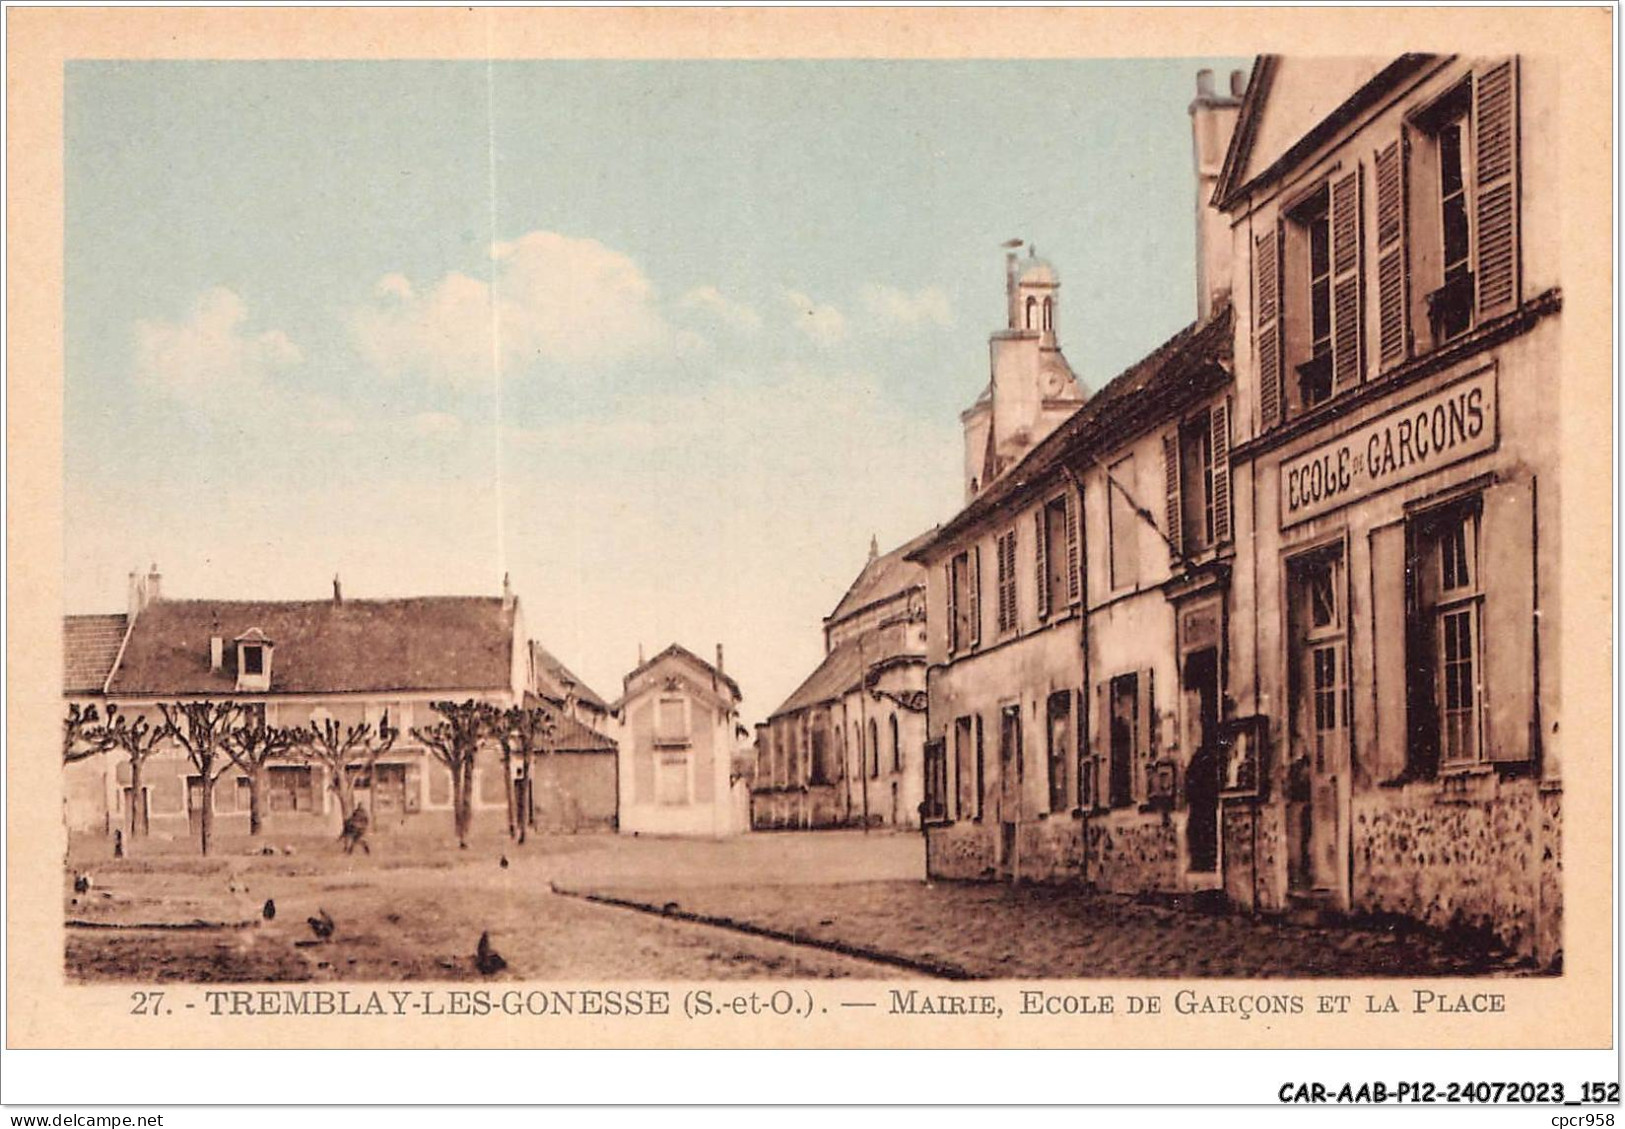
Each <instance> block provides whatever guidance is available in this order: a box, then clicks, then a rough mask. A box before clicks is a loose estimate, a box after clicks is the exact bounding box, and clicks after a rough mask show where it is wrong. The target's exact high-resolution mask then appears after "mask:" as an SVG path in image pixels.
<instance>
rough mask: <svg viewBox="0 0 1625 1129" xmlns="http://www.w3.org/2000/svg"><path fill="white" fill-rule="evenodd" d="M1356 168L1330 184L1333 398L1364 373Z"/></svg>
mask: <svg viewBox="0 0 1625 1129" xmlns="http://www.w3.org/2000/svg"><path fill="white" fill-rule="evenodd" d="M1360 172H1361V170H1360V168H1359V166H1358V165H1356V166H1355V167H1354V168H1353V169H1352V170H1350V171H1349V172H1348V173H1346V174H1344V175H1343V176H1340V177H1338V178H1337V179H1335V180H1334V181H1332V188H1331V237H1332V248H1331V250H1332V264H1331V265H1332V395H1334V396H1335V395H1337V394H1338V393H1340V392H1346V391H1348V390H1349V389H1350V388H1353V387H1354V386H1355V385H1357V384H1359V383H1360V380H1361V377H1362V376H1363V375H1364V372H1365V364H1364V334H1363V333H1362V331H1361V325H1362V320H1363V319H1362V316H1361V315H1362V311H1363V310H1364V307H1365V303H1364V301H1363V300H1362V299H1363V294H1362V290H1363V287H1362V282H1361V280H1362V277H1363V275H1364V272H1363V270H1362V269H1361V266H1362V259H1363V255H1362V254H1361V246H1360V244H1361V238H1360V231H1361V217H1360V211H1361V209H1360V200H1361V196H1362V191H1361V176H1360Z"/></svg>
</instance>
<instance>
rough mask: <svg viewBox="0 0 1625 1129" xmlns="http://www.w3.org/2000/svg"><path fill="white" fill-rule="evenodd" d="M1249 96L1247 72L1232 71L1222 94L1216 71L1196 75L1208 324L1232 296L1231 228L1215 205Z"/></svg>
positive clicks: (1202, 303)
mask: <svg viewBox="0 0 1625 1129" xmlns="http://www.w3.org/2000/svg"><path fill="white" fill-rule="evenodd" d="M1246 92H1247V75H1246V73H1245V72H1243V71H1232V72H1231V74H1230V89H1229V92H1228V93H1222V94H1221V93H1220V92H1219V91H1218V90H1217V89H1216V88H1215V85H1214V81H1213V72H1212V71H1211V70H1207V69H1205V68H1204V69H1203V70H1200V71H1197V72H1196V97H1195V99H1193V100H1192V101H1191V104H1190V110H1189V113H1190V116H1191V150H1192V156H1193V158H1194V162H1195V170H1196V313H1197V317H1198V318H1199V319H1200V320H1202V321H1206V320H1207V318H1208V316H1209V315H1210V314H1212V312H1213V307H1214V306H1216V305H1218V304H1219V301H1220V299H1221V298H1222V296H1224V295H1227V294H1229V293H1230V224H1229V222H1228V220H1227V219H1226V218H1225V217H1224V216H1223V215H1221V214H1220V213H1219V212H1218V211H1217V210H1216V209H1215V208H1214V207H1213V190H1214V189H1215V188H1216V187H1217V185H1218V183H1219V172H1220V170H1221V169H1222V168H1223V167H1224V157H1225V153H1226V152H1227V151H1228V150H1229V148H1230V135H1231V134H1232V133H1234V132H1235V128H1236V118H1237V116H1238V113H1239V111H1240V110H1241V99H1242V96H1243V95H1244V94H1245V93H1246Z"/></svg>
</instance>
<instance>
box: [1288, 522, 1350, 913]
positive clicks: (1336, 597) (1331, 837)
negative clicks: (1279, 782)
mask: <svg viewBox="0 0 1625 1129" xmlns="http://www.w3.org/2000/svg"><path fill="white" fill-rule="evenodd" d="M1344 577H1345V574H1344V564H1343V550H1342V546H1341V545H1337V546H1333V547H1330V548H1326V549H1320V550H1317V551H1315V552H1313V553H1308V554H1305V555H1303V556H1301V557H1298V558H1295V559H1293V560H1292V561H1290V562H1289V563H1288V567H1287V585H1288V600H1289V603H1288V609H1287V615H1288V620H1289V628H1290V634H1289V640H1290V646H1289V654H1288V661H1289V664H1290V665H1289V667H1288V682H1289V688H1290V696H1291V735H1290V742H1291V748H1290V750H1289V752H1288V756H1289V760H1288V768H1287V847H1288V853H1287V878H1288V883H1289V886H1290V888H1291V892H1292V893H1293V894H1295V895H1299V897H1300V899H1301V900H1312V901H1313V902H1316V903H1321V902H1324V903H1327V905H1328V906H1329V907H1331V908H1346V907H1347V901H1348V884H1347V882H1346V880H1345V879H1346V876H1347V874H1348V838H1349V836H1348V811H1349V748H1348V732H1349V727H1348V705H1349V694H1348V625H1347V622H1348V616H1347V598H1346V595H1347V593H1346V588H1347V585H1346V581H1345V578H1344Z"/></svg>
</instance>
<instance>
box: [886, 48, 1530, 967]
mask: <svg viewBox="0 0 1625 1129" xmlns="http://www.w3.org/2000/svg"><path fill="white" fill-rule="evenodd" d="M1324 62H1325V61H1324V60H1314V61H1310V60H1303V61H1296V60H1289V59H1277V58H1273V57H1263V58H1261V59H1260V60H1259V61H1258V63H1257V65H1256V67H1255V70H1254V75H1253V78H1252V81H1251V82H1250V83H1244V82H1242V81H1239V80H1233V82H1232V85H1231V88H1230V91H1229V93H1228V94H1226V95H1221V94H1218V93H1216V92H1215V91H1214V89H1213V87H1212V84H1211V81H1209V80H1206V79H1203V80H1200V81H1199V86H1198V93H1197V98H1196V100H1195V102H1193V104H1192V107H1191V113H1192V128H1193V140H1194V148H1195V157H1196V172H1197V185H1198V207H1197V217H1198V222H1197V247H1198V254H1197V261H1198V264H1199V271H1198V279H1197V282H1198V319H1197V321H1196V322H1195V323H1194V324H1193V325H1192V326H1191V327H1190V328H1189V329H1187V330H1186V331H1184V332H1182V333H1181V334H1179V335H1177V336H1176V337H1175V338H1174V339H1173V340H1171V341H1169V342H1167V343H1165V344H1164V345H1163V346H1162V347H1160V348H1159V349H1158V350H1156V351H1155V352H1153V353H1152V354H1150V355H1149V356H1148V357H1147V358H1146V359H1145V360H1144V361H1142V362H1140V363H1139V364H1137V365H1135V366H1133V367H1132V368H1131V369H1130V370H1129V371H1128V372H1126V373H1124V374H1123V375H1122V376H1120V377H1119V378H1117V379H1116V380H1114V381H1112V382H1111V383H1110V384H1108V385H1107V387H1106V388H1105V389H1103V390H1102V391H1101V392H1100V393H1098V394H1097V395H1095V396H1094V397H1093V398H1091V399H1090V400H1089V401H1088V403H1086V404H1085V405H1084V406H1083V407H1082V408H1081V409H1079V410H1077V411H1075V412H1074V413H1073V414H1072V415H1071V416H1070V417H1069V418H1067V419H1066V421H1065V422H1064V423H1062V424H1060V425H1059V426H1058V428H1057V429H1055V430H1054V431H1053V433H1052V434H1050V435H1049V436H1048V437H1047V438H1045V439H1043V440H1042V441H1041V442H1039V443H1038V444H1037V445H1036V446H1035V447H1033V448H1032V449H1031V450H1029V451H1028V452H1027V453H1026V454H1024V455H1023V456H1021V457H1020V458H1019V459H1018V460H1017V461H1016V462H1015V463H1014V464H1012V465H1010V466H1009V467H1005V468H1003V469H1002V470H999V468H998V467H993V466H991V464H985V465H987V466H989V468H990V469H994V470H996V471H998V473H995V474H994V475H993V477H992V478H991V480H987V479H982V480H980V481H976V482H974V483H972V482H967V487H968V488H967V495H968V497H970V499H971V500H970V502H969V504H968V505H967V506H966V508H965V509H964V510H963V511H962V512H961V513H960V514H959V515H958V516H956V517H955V518H954V519H953V520H952V521H950V522H949V523H947V524H946V525H944V527H943V528H942V530H941V531H940V532H939V534H938V535H937V536H936V537H935V538H934V539H932V540H931V541H929V542H928V543H927V544H926V545H924V546H922V547H921V548H920V549H918V550H916V552H915V554H914V556H915V559H917V560H918V561H920V562H921V563H922V564H925V565H926V566H927V567H928V583H927V607H928V622H929V623H930V625H931V631H930V647H929V654H928V660H929V667H928V688H929V693H928V701H929V714H928V745H927V772H926V780H927V781H928V784H929V785H930V788H929V789H928V794H927V798H926V807H927V810H928V812H930V813H932V815H933V821H932V823H931V825H930V826H929V827H928V830H927V839H928V869H929V871H930V873H931V874H932V875H934V876H938V877H965V878H969V877H979V876H1021V877H1029V878H1040V879H1042V878H1052V879H1056V880H1061V881H1077V882H1083V883H1087V884H1089V885H1091V886H1094V887H1096V888H1099V889H1105V890H1114V891H1123V892H1143V891H1157V892H1165V893H1170V894H1174V893H1196V892H1201V891H1214V892H1215V896H1217V894H1218V893H1219V892H1222V894H1223V896H1224V898H1225V899H1226V900H1227V901H1228V902H1229V903H1230V904H1232V905H1235V906H1238V907H1241V908H1244V909H1251V910H1257V911H1262V912H1271V913H1294V914H1300V915H1303V916H1305V917H1309V918H1323V917H1328V916H1337V915H1361V914H1373V915H1385V914H1401V915H1404V916H1407V917H1411V918H1414V919H1417V920H1420V921H1422V922H1425V923H1427V924H1429V925H1432V926H1435V927H1438V928H1441V929H1457V930H1464V931H1467V932H1470V933H1473V934H1477V935H1481V936H1492V937H1494V938H1495V939H1496V940H1497V941H1499V942H1500V943H1501V944H1503V945H1505V946H1506V947H1508V948H1509V949H1511V950H1513V951H1515V952H1517V953H1520V954H1522V955H1525V956H1528V957H1530V958H1533V959H1534V960H1535V961H1537V962H1539V963H1541V964H1544V965H1550V964H1553V963H1556V962H1558V961H1559V960H1560V958H1561V950H1562V942H1561V923H1562V878H1561V865H1562V850H1561V809H1562V787H1561V758H1560V750H1559V747H1558V737H1557V732H1558V730H1557V721H1558V707H1559V687H1558V685H1557V682H1556V677H1555V673H1554V670H1553V667H1552V664H1551V663H1550V662H1547V663H1545V664H1543V663H1542V656H1543V655H1548V656H1549V655H1552V654H1554V653H1555V648H1556V645H1557V633H1558V631H1559V605H1558V597H1559V591H1558V583H1557V572H1556V566H1555V561H1556V552H1557V530H1556V524H1555V519H1554V517H1553V515H1554V514H1555V513H1556V500H1557V498H1558V480H1557V470H1558V467H1557V460H1558V456H1557V452H1556V450H1555V448H1554V446H1553V444H1552V442H1551V439H1550V437H1551V436H1552V435H1553V434H1555V433H1556V425H1557V416H1556V402H1557V398H1556V396H1555V395H1554V394H1553V390H1554V389H1555V388H1557V387H1558V386H1559V385H1560V377H1561V374H1560V371H1559V368H1558V366H1559V364H1560V363H1561V355H1562V353H1561V346H1560V341H1559V333H1560V319H1559V316H1558V315H1559V313H1560V309H1561V292H1560V290H1559V288H1558V264H1557V262H1556V261H1555V251H1554V249H1555V247H1556V246H1557V245H1558V238H1557V232H1556V224H1557V222H1558V221H1557V214H1558V213H1557V208H1556V205H1555V199H1554V192H1555V188H1554V184H1555V165H1554V161H1553V153H1552V151H1551V142H1550V136H1551V132H1552V131H1551V130H1550V129H1548V128H1545V126H1546V124H1547V123H1549V121H1550V118H1551V116H1552V115H1553V114H1554V113H1555V106H1556V74H1555V71H1554V69H1553V67H1552V65H1551V64H1550V63H1545V62H1534V63H1532V62H1530V61H1528V60H1521V59H1508V58H1502V59H1488V60H1481V59H1468V58H1457V57H1437V56H1405V57H1402V58H1399V59H1374V60H1353V59H1348V60H1338V61H1336V62H1335V63H1333V64H1327V65H1322V64H1323V63H1324ZM967 465H969V463H968V464H967ZM973 485H974V489H971V488H970V487H972V486H973ZM1058 559H1060V560H1064V561H1065V562H1066V565H1065V568H1064V569H1063V570H1061V571H1057V570H1056V564H1055V562H1056V561H1057V560H1058Z"/></svg>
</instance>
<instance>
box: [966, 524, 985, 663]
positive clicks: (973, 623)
mask: <svg viewBox="0 0 1625 1129" xmlns="http://www.w3.org/2000/svg"><path fill="white" fill-rule="evenodd" d="M967 563H968V564H969V565H970V586H969V587H970V592H969V596H970V599H969V600H967V601H966V602H967V603H968V604H969V605H970V607H969V617H970V646H972V647H974V646H976V645H977V644H979V643H980V642H981V641H982V546H980V545H972V546H971V551H970V559H969V561H968V562H967Z"/></svg>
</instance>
